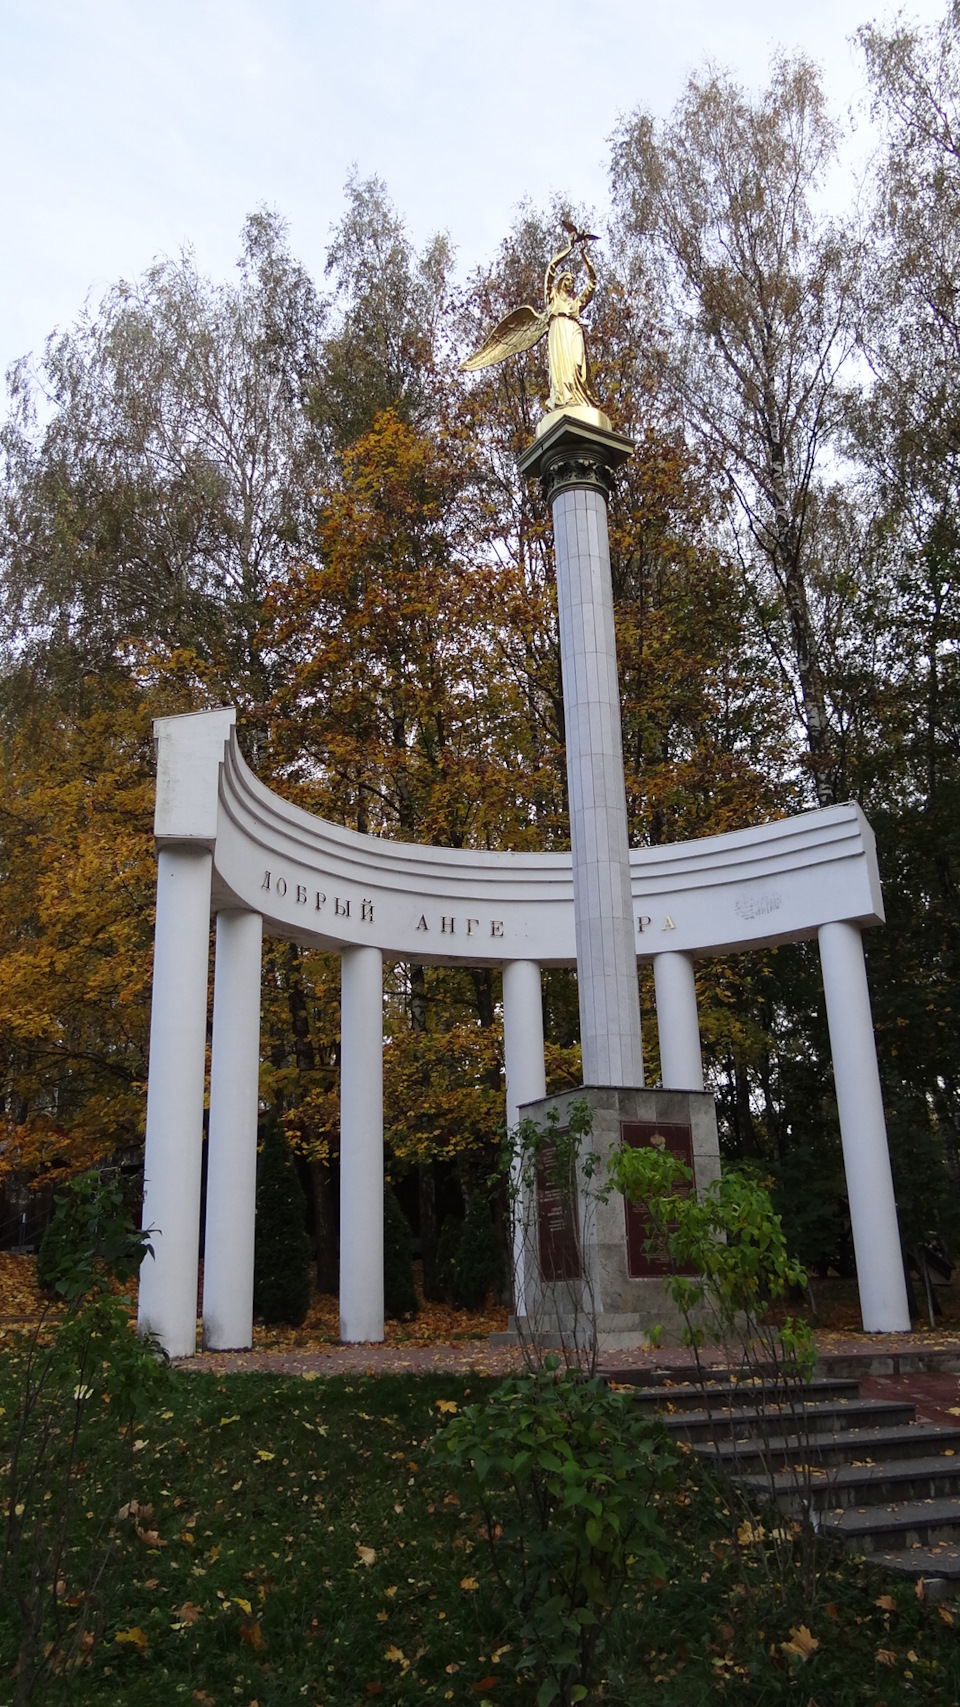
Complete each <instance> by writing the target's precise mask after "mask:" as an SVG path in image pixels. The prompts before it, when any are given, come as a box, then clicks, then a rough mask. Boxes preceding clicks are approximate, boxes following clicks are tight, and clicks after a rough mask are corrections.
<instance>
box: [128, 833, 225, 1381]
mask: <svg viewBox="0 0 960 1707" xmlns="http://www.w3.org/2000/svg"><path fill="white" fill-rule="evenodd" d="M212 867H213V860H212V856H211V854H210V852H209V850H208V849H206V848H201V847H197V846H191V845H189V844H187V843H182V844H177V845H174V846H171V847H165V848H162V849H161V850H160V855H159V860H158V868H157V925H156V939H155V945H154V955H153V1007H152V1012H151V1018H150V1066H149V1078H148V1083H147V1134H146V1147H145V1153H144V1187H143V1225H144V1227H145V1228H150V1229H153V1233H152V1239H151V1243H152V1245H153V1250H154V1255H153V1256H152V1257H149V1256H148V1257H145V1258H144V1260H143V1263H142V1266H141V1269H140V1305H139V1325H140V1331H141V1332H142V1333H148V1332H149V1333H154V1334H156V1335H157V1338H158V1339H159V1340H160V1342H161V1344H162V1345H163V1346H164V1348H165V1350H166V1351H167V1352H169V1354H170V1356H171V1357H189V1356H191V1355H192V1354H193V1352H194V1351H195V1350H196V1337H197V1267H198V1261H199V1249H198V1247H199V1241H200V1168H201V1157H202V1144H203V1083H204V1069H205V1066H206V1046H207V967H208V960H209V952H210V880H211V873H212Z"/></svg>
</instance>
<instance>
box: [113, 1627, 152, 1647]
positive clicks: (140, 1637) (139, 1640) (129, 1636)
mask: <svg viewBox="0 0 960 1707" xmlns="http://www.w3.org/2000/svg"><path fill="white" fill-rule="evenodd" d="M113 1639H114V1641H115V1642H129V1643H131V1644H132V1646H133V1647H135V1648H139V1649H140V1650H141V1652H142V1651H143V1649H144V1648H149V1646H150V1642H149V1638H148V1637H147V1636H145V1635H144V1633H143V1631H142V1630H141V1628H140V1626H139V1624H134V1626H133V1628H132V1629H131V1630H118V1631H117V1633H116V1635H115V1636H114V1638H113Z"/></svg>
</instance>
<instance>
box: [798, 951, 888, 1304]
mask: <svg viewBox="0 0 960 1707" xmlns="http://www.w3.org/2000/svg"><path fill="white" fill-rule="evenodd" d="M819 937H820V963H821V966H822V968H823V990H824V995H825V996H826V1002H827V1023H828V1026H829V1028H830V1049H831V1053H832V1055H833V1076H834V1081H835V1084H836V1090H837V1107H838V1110H839V1114H840V1136H841V1139H842V1142H843V1165H844V1171H845V1173H846V1179H847V1197H848V1200H849V1203H850V1220H851V1223H852V1226H853V1245H854V1252H855V1254H856V1259H857V1280H858V1282H859V1286H860V1312H861V1315H862V1317H863V1326H864V1330H865V1332H866V1333H899V1332H903V1331H909V1328H910V1312H909V1309H908V1307H907V1289H906V1283H905V1281H904V1275H903V1259H902V1257H901V1253H900V1233H899V1229H898V1226H897V1206H896V1202H895V1201H894V1195H893V1178H892V1175H891V1172H890V1152H889V1149H888V1146H887V1128H886V1122H885V1120H884V1115H883V1097H882V1094H881V1090H880V1074H879V1072H878V1070H877V1050H876V1043H875V1040H874V1035H873V1020H872V1017H871V1014H870V992H869V990H868V988H867V971H866V967H865V965H864V960H863V942H862V940H861V936H860V931H859V930H858V928H857V926H856V925H850V924H829V925H821V927H820V931H819Z"/></svg>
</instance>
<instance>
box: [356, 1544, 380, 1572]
mask: <svg viewBox="0 0 960 1707" xmlns="http://www.w3.org/2000/svg"><path fill="white" fill-rule="evenodd" d="M357 1553H358V1554H359V1557H360V1563H361V1565H366V1567H367V1569H368V1570H369V1569H370V1566H371V1565H375V1564H376V1562H377V1550H376V1548H375V1547H363V1546H361V1544H360V1542H359V1541H358V1542H357Z"/></svg>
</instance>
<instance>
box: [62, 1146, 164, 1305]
mask: <svg viewBox="0 0 960 1707" xmlns="http://www.w3.org/2000/svg"><path fill="white" fill-rule="evenodd" d="M142 1255H143V1242H142V1240H141V1238H140V1235H139V1234H138V1233H137V1232H136V1230H135V1229H134V1226H133V1221H132V1217H131V1215H130V1212H129V1210H128V1207H127V1204H126V1201H125V1197H124V1191H123V1184H122V1182H121V1180H120V1179H119V1178H118V1177H117V1176H114V1177H113V1178H104V1177H101V1175H100V1174H98V1173H97V1172H96V1171H91V1172H90V1173H86V1174H79V1175H78V1176H77V1178H76V1179H72V1180H70V1181H69V1183H68V1184H67V1185H66V1186H64V1187H63V1189H62V1190H61V1191H58V1192H57V1194H56V1197H55V1198H54V1202H53V1214H52V1215H51V1217H50V1220H49V1222H48V1223H47V1229H46V1232H45V1233H44V1235H43V1238H42V1240H41V1242H40V1249H39V1251H38V1252H37V1283H38V1285H39V1286H40V1288H41V1290H42V1291H43V1292H45V1293H46V1295H47V1297H48V1298H60V1299H63V1298H68V1299H74V1298H76V1297H79V1296H81V1295H82V1294H83V1293H85V1292H87V1291H89V1290H90V1288H91V1286H92V1284H93V1280H94V1277H95V1275H96V1273H97V1272H105V1273H109V1274H110V1275H112V1276H114V1278H116V1279H119V1280H122V1281H123V1282H126V1281H128V1280H132V1278H133V1276H134V1274H135V1273H136V1271H137V1268H138V1267H139V1264H140V1261H141V1258H142Z"/></svg>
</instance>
